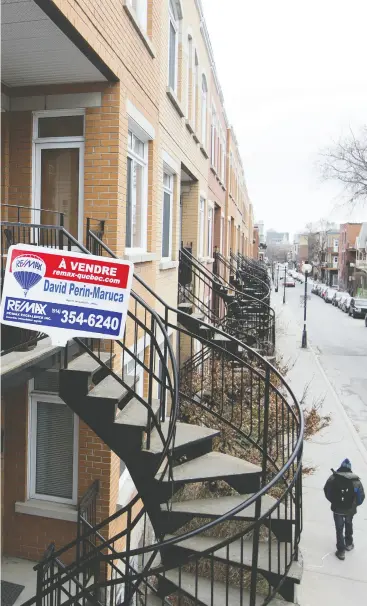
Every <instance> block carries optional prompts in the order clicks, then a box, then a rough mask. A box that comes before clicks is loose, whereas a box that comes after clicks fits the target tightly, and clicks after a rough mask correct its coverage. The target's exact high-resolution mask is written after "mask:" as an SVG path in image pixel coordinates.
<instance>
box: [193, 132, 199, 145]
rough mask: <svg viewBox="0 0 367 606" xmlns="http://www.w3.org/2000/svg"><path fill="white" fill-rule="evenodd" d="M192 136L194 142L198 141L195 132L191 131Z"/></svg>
mask: <svg viewBox="0 0 367 606" xmlns="http://www.w3.org/2000/svg"><path fill="white" fill-rule="evenodd" d="M192 138H193V139H194V141H195V143H200V139H199V137H198V136H197V135H196V134H195V133H192Z"/></svg>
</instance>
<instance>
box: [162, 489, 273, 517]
mask: <svg viewBox="0 0 367 606" xmlns="http://www.w3.org/2000/svg"><path fill="white" fill-rule="evenodd" d="M252 496H253V494H251V493H249V494H242V495H233V496H231V497H219V498H213V499H196V500H193V501H180V502H177V503H171V505H170V510H169V509H168V508H167V504H165V503H163V504H162V505H161V511H162V512H165V513H167V514H168V515H172V516H174V515H175V514H189V515H190V516H191V517H198V518H218V517H219V516H222V515H224V514H226V513H228V512H229V511H231V510H232V509H234V508H235V507H239V506H240V505H241V504H242V503H244V502H245V501H246V500H248V499H250V497H252ZM275 503H276V500H275V499H273V497H270V496H268V495H264V496H262V497H261V514H264V513H266V512H267V511H269V509H271V508H272V507H273V506H274V505H275ZM230 519H231V520H244V521H249V522H252V521H253V520H254V519H255V503H252V504H251V505H249V506H248V507H246V508H245V509H243V510H242V511H240V512H239V513H236V514H234V515H232V516H230ZM273 519H282V520H284V519H285V510H284V506H282V505H281V506H279V507H278V508H277V509H276V510H275V511H274V514H273V517H272V520H273Z"/></svg>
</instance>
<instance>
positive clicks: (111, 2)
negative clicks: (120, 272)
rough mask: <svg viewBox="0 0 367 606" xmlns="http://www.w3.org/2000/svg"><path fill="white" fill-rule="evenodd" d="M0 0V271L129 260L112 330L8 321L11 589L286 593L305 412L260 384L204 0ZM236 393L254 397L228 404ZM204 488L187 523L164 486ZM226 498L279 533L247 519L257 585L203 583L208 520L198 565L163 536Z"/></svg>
mask: <svg viewBox="0 0 367 606" xmlns="http://www.w3.org/2000/svg"><path fill="white" fill-rule="evenodd" d="M1 5H2V25H3V32H2V41H1V43H2V74H1V77H2V96H1V107H2V113H1V119H2V129H1V154H2V155H1V170H2V174H1V177H2V178H1V182H2V186H1V195H2V199H1V205H2V206H1V210H2V227H1V229H2V234H1V235H2V238H1V246H2V250H1V285H2V281H3V275H4V269H5V262H6V259H7V255H8V249H9V247H10V246H11V245H12V244H18V243H21V244H28V245H32V246H40V245H41V246H47V247H50V248H52V249H54V250H57V251H58V254H61V255H62V253H63V252H64V251H66V250H67V251H74V252H80V253H83V254H86V255H87V254H90V253H92V254H97V255H99V256H101V257H104V258H105V260H106V262H112V261H113V259H115V258H119V259H121V258H123V259H126V260H129V261H131V262H133V263H134V282H133V291H132V293H131V299H130V303H129V314H128V319H127V324H126V330H125V335H124V338H123V340H121V341H116V342H113V341H110V342H109V341H106V340H103V341H98V342H97V341H96V340H94V339H78V338H74V339H72V340H71V341H70V342H68V344H67V346H66V347H60V346H55V345H53V344H52V342H51V341H50V339H49V338H47V337H46V335H44V334H43V333H42V332H36V331H32V332H30V331H25V330H22V329H19V328H13V327H9V326H6V325H3V326H2V327H1V328H2V352H1V353H2V364H1V380H2V393H1V403H2V407H1V423H2V501H1V505H2V507H1V510H2V527H3V529H6V531H5V532H3V533H2V553H3V556H4V562H3V576H2V579H3V580H4V581H6V582H7V583H8V584H9V585H8V587H9V591H10V590H11V592H12V595H13V598H12V606H18V604H23V603H24V602H25V601H27V600H30V602H29V606H30V605H31V604H37V606H38V605H40V604H45V605H46V604H49V603H53V602H54V601H55V603H56V601H57V600H58V601H57V603H60V595H61V594H62V595H63V597H65V600H66V601H67V602H68V603H70V604H74V603H75V604H78V603H81V602H82V601H83V602H84V601H85V600H86V601H88V602H92V601H93V602H98V603H102V604H107V603H110V604H113V603H116V604H117V603H126V604H127V603H129V604H130V603H134V604H139V605H143V606H150V604H153V603H154V604H162V605H163V604H166V603H172V602H167V601H166V600H165V597H166V596H168V595H171V593H175V592H176V593H177V592H178V593H179V595H180V596H182V595H184V596H188V597H189V598H190V599H192V600H194V602H195V603H196V602H197V601H198V600H197V595H195V594H194V595H193V594H192V592H193V591H194V592H195V587H196V588H197V587H198V584H199V585H200V591H203V592H204V594H205V595H206V597H201V598H200V603H210V602H208V600H209V599H210V598H209V597H208V596H210V595H215V594H217V595H219V596H224V595H226V591H228V590H229V591H230V592H233V595H234V596H235V597H234V598H233V600H234V603H237V602H238V603H239V600H240V599H241V600H242V596H243V595H244V593H243V592H245V593H246V595H247V597H246V600H247V601H248V603H255V602H256V603H259V604H260V601H259V600H258V597H257V591H258V588H259V587H260V589H261V588H262V587H263V585H266V590H265V593H266V595H265V594H264V596H263V598H261V600H262V599H264V600H266V603H269V599H272V598H271V595H273V596H275V595H277V593H278V590H279V592H280V593H281V595H282V596H283V597H285V598H286V599H287V600H289V601H294V591H295V585H296V584H297V583H299V581H300V576H301V567H300V565H299V562H298V560H299V553H298V543H299V536H300V531H301V527H302V524H301V519H300V511H301V508H300V499H301V484H300V482H301V473H300V469H301V458H302V457H301V453H302V438H303V435H302V421H301V419H302V413H301V411H300V408H299V405H298V403H297V401H296V400H295V398H294V396H293V395H292V393H291V391H290V390H289V389H288V386H287V385H286V383H285V381H284V379H283V378H282V377H281V376H280V375H277V376H276V377H275V375H274V377H273V378H274V379H275V381H274V382H272V372H273V369H272V367H271V365H270V363H269V360H268V357H267V356H268V355H273V354H274V343H275V316H274V311H273V310H272V309H271V307H270V284H269V276H268V274H267V271H266V270H265V269H264V267H263V266H262V265H261V264H260V263H258V262H255V261H254V260H253V256H254V243H253V240H254V220H253V207H252V204H251V202H250V199H249V195H248V192H247V188H246V182H245V172H244V167H243V164H242V161H241V155H240V150H239V143H238V141H237V139H236V136H235V133H234V129H233V128H232V127H231V126H230V123H229V121H228V119H227V115H226V113H225V110H224V99H223V93H222V90H221V87H220V84H219V81H218V77H217V73H216V68H215V62H214V57H213V52H212V48H211V45H210V40H209V35H208V31H207V28H206V23H205V19H204V15H203V10H202V6H201V2H200V0H185V2H183V1H182V0H122V1H121V2H116V0H104V2H99V3H97V2H94V1H93V0H81V1H80V2H76V1H75V0H14V1H13V2H8V1H7V0H1ZM187 260H189V263H188V261H187ZM219 262H220V263H221V264H222V265H221V266H222V267H223V268H224V271H223V272H222V271H221V270H219V269H218V267H219V264H220V263H219ZM186 270H188V271H186ZM215 272H216V273H215ZM194 274H195V275H196V276H197V277H198V280H197V281H196V282H195V283H193V279H192V276H193V275H194ZM221 276H222V277H221ZM182 295H184V296H182ZM179 305H181V308H179ZM182 306H183V307H182ZM203 310H204V311H203ZM198 311H199V312H200V314H197V315H195V313H194V312H198ZM229 311H230V313H229ZM252 348H254V349H255V351H254V349H252ZM254 356H255V357H254ZM238 393H241V394H248V393H251V401H249V402H248V401H247V399H246V398H247V396H246V398H245V399H243V398H242V399H241V400H239V401H236V403H234V400H233V398H234V397H235V396H234V395H233V394H238ZM208 394H209V395H208ZM231 394H232V395H231ZM208 397H209V404H208ZM231 398H232V399H231ZM242 400H243V401H242ZM270 401H272V402H273V401H276V402H277V406H276V410H275V411H274V412H272V415H275V417H274V419H275V420H274V422H275V423H277V426H278V424H279V426H281V424H282V423H283V424H282V427H283V430H282V431H283V432H284V436H283V440H282V444H283V449H282V447H281V446H279V445H277V448H276V449H277V452H278V453H279V460H276V461H274V460H273V458H272V457H273V453H272V452H271V448H269V452H268V447H267V444H268V434H267V433H266V432H267V431H268V426H267V423H266V422H264V419H263V416H262V412H261V411H262V410H263V408H264V406H263V405H264V403H265V405H267V404H269V402H270ZM185 404H186V408H185ZM188 404H189V406H188ZM180 406H181V408H180ZM236 406H237V407H240V408H241V407H242V408H241V411H242V412H240V413H238V411H237V412H236V414H237V416H238V419H237V421H236V420H235V419H232V418H231V419H230V418H229V417H230V416H231V415H232V412H233V411H235V409H236ZM216 407H217V408H216ZM265 408H266V406H265ZM227 410H230V411H232V412H230V414H229V416H228V415H227V412H226V411H227ZM249 411H250V412H249ZM202 414H205V415H207V417H205V422H202V421H201V415H202ZM249 414H250V415H251V422H250V421H248V423H247V420H246V421H244V419H247V417H246V415H249ZM210 415H212V416H211V417H210ZM226 415H227V416H226ZM278 417H279V418H278ZM210 419H211V420H212V424H211V421H210ZM218 419H220V420H221V422H222V423H223V427H225V428H226V431H227V433H226V435H225V438H223V441H222V442H221V441H220V438H219V437H218V436H219V434H220V432H221V428H220V427H219V426H218ZM249 419H250V417H249ZM282 419H283V421H282ZM284 419H287V421H286V422H284ZM195 421H196V424H195ZM206 424H207V425H208V427H207V426H206ZM262 433H264V435H262ZM218 444H219V446H218ZM229 444H238V448H237V447H236V448H237V449H234V450H233V451H232V450H231V452H229V451H228V448H229V447H228V445H229ZM263 444H264V445H266V448H265V446H264V448H263V447H262V445H263ZM247 445H250V446H249V447H250V448H253V449H254V451H256V452H255V455H254V457H252V458H251V462H247V461H246V457H247V450H246V449H247ZM284 445H286V446H284ZM216 447H217V450H215V448H216ZM212 450H213V452H212ZM214 450H215V452H214ZM252 461H255V463H253V462H252ZM185 465H186V466H185ZM285 466H288V467H287V470H286V469H285ZM283 468H284V478H286V477H288V474H289V473H290V475H291V477H292V478H293V481H292V482H291V483H289V484H288V483H287V482H285V484H284V485H283V484H282V482H283V479H282V478H280V475H279V472H278V470H279V469H283ZM274 469H276V470H277V476H276V477H278V478H279V483H278V480H277V479H274V480H273V481H272V485H271V486H270V487H269V489H268V487H267V484H266V483H267V482H268V479H269V478H273V476H274ZM218 479H223V481H225V482H227V483H228V486H229V487H230V488H229V489H228V490H229V492H228V493H225V494H226V496H223V494H222V495H221V494H219V495H217V496H219V497H222V499H223V500H222V499H221V498H218V499H216V502H217V503H216V505H217V508H214V509H213V507H212V504H210V505H209V506H208V503H207V501H206V499H205V498H204V499H201V497H202V496H203V495H204V496H205V494H207V493H208V492H210V490H211V489H212V484H213V483H215V482H216V481H217V480H218ZM197 483H199V484H200V483H201V490H199V491H198V492H197V491H195V489H193V491H192V496H191V501H190V503H189V505H187V507H188V508H189V509H190V507H193V508H194V509H193V512H192V511H191V510H190V512H191V513H190V512H189V518H187V516H186V514H185V513H184V510H183V511H180V509H179V506H178V505H175V503H174V502H173V501H174V499H173V497H174V496H175V493H178V492H179V491H181V490H183V489H184V487H185V486H186V485H189V486H191V484H197ZM207 486H210V490H208V489H207ZM260 489H261V491H260ZM270 489H271V490H272V492H271V493H270V492H269V494H266V499H269V500H268V501H266V502H265V503H264V502H262V501H261V499H262V498H263V495H264V494H265V493H267V492H268V491H270ZM247 494H252V495H253V498H252V499H253V500H252V503H250V504H249V505H253V507H252V508H251V510H250V509H248V508H247V504H246V499H245V496H244V495H247ZM272 494H275V495H282V496H281V497H277V498H273V497H272V496H271V495H272ZM229 495H230V496H229ZM196 498H198V499H199V501H200V502H199V505H198V507H199V509H200V507H201V508H202V509H201V512H200V511H199V509H197V508H196V504H195V503H196ZM228 498H230V499H232V500H231V503H232V502H234V501H235V504H236V506H237V505H238V512H237V513H238V516H239V517H238V519H241V517H243V519H244V520H246V521H249V522H252V521H255V520H256V519H258V518H259V517H260V512H261V516H262V519H261V524H262V523H264V525H265V526H267V527H268V528H272V529H273V527H274V528H275V532H276V541H277V542H278V548H277V549H276V550H275V551H276V553H277V554H278V555H277V556H275V555H274V554H275V551H274V549H273V543H272V540H269V541H268V543H266V544H264V543H261V545H260V534H261V533H260V530H259V529H260V524H259V525H257V529H258V530H256V532H255V535H256V536H254V539H253V540H252V539H251V540H250V541H247V542H246V544H245V545H244V548H241V549H242V551H243V549H245V556H244V557H245V559H246V563H245V567H246V571H249V574H251V575H252V580H251V588H249V584H248V582H247V581H248V577H247V575H241V576H242V577H244V578H243V579H242V580H240V581H239V584H240V587H237V585H236V582H235V583H234V585H233V587H232V586H230V587H229V585H228V583H227V587H225V586H224V584H223V579H222V580H221V578H220V574H219V575H217V576H215V575H214V570H213V571H212V572H210V573H207V574H206V576H205V575H204V576H205V578H204V579H203V578H202V576H201V574H202V572H203V570H205V569H206V570H207V571H208V570H209V568H210V566H209V567H208V562H207V560H206V559H205V558H207V553H208V549H209V551H210V549H211V547H213V548H215V546H216V544H217V543H218V541H219V542H221V541H222V539H218V538H215V536H217V537H218V536H219V535H218V534H217V535H213V537H212V538H210V541H214V544H213V543H211V544H210V545H211V547H210V545H208V544H207V543H206V541H207V540H208V539H209V537H208V536H206V535H205V533H203V534H202V535H200V537H199V540H200V541H201V544H200V549H199V552H198V554H197V562H198V563H199V565H197V566H196V572H194V573H193V572H192V569H191V570H190V566H188V569H185V570H184V571H182V570H181V568H180V566H181V564H180V562H183V563H184V564H185V565H186V564H187V550H186V548H185V546H184V545H180V546H178V544H177V545H176V544H175V541H177V539H175V538H174V537H173V538H172V536H171V533H175V532H176V531H177V530H178V529H181V528H183V527H184V525H185V524H186V522H187V521H190V519H191V518H192V517H194V515H195V512H199V513H198V516H199V518H202V519H207V518H211V519H212V524H213V525H214V526H215V525H216V524H217V520H219V522H218V524H219V523H221V522H222V521H223V519H222V518H223V515H226V516H227V517H228V519H229V518H231V519H232V518H233V519H237V513H236V514H233V512H232V510H233V505H232V504H231V505H230V504H229V503H228ZM246 498H247V497H246ZM200 499H201V500H200ZM226 499H227V500H226ZM233 499H234V501H233ZM192 503H193V504H192ZM175 508H176V510H175ZM246 508H247V509H246ZM267 508H268V509H267ZM244 509H246V515H243V516H242V511H243V510H244ZM174 510H175V511H174ZM214 510H215V511H214ZM288 511H289V512H290V513H288ZM284 512H286V513H284ZM176 514H177V517H175V516H176ZM181 514H182V515H181ZM190 516H191V517H190ZM233 516H234V517H233ZM279 521H280V523H279ZM203 528H204V527H203ZM205 528H206V526H205ZM195 532H196V533H197V534H198V535H199V534H200V529H199V528H198V529H197V531H195ZM247 532H248V531H247V525H246V528H245V529H244V530H243V533H244V536H243V537H242V538H241V541H242V540H243V538H244V537H245V534H246V533H247ZM237 533H238V530H237V529H235V535H236V536H235V537H234V538H233V537H230V536H228V537H227V538H226V541H228V550H227V559H228V558H230V554H232V547H231V548H229V545H230V544H232V542H233V541H234V540H237ZM270 535H271V533H269V537H270V538H271V536H270ZM152 545H153V547H152ZM63 546H66V547H64V548H63V549H61V551H57V550H58V549H60V548H62V547H63ZM170 546H171V547H172V548H173V551H171V547H170ZM176 548H177V549H176ZM235 548H236V549H237V543H236V546H235ZM189 549H191V547H189ZM200 550H202V551H203V552H204V553H205V555H204V560H205V561H204V560H202V555H201V551H200ZM260 550H262V551H261V552H260ZM214 551H216V550H215V549H214ZM242 551H241V553H242ZM176 552H177V553H180V554H181V555H180V556H179V560H178V562H179V563H178V569H175V570H174V571H173V572H172V570H171V569H172V567H173V564H172V562H176V555H177V553H176ZM157 554H159V557H158V555H157ZM241 557H242V556H241ZM275 557H277V558H278V560H279V561H278V562H277V563H276V566H274V563H273V564H271V566H272V568H271V569H269V570H266V566H267V562H272V561H273V562H275V560H274V558H275ZM160 558H161V559H160ZM212 561H214V560H212ZM37 562H38V564H37ZM256 562H260V563H261V566H262V567H263V569H261V570H260V568H261V566H260V564H259V566H257V564H255V565H253V563H256ZM293 562H294V563H295V564H296V566H293V565H292V564H293ZM201 563H203V566H202V565H201ZM160 564H162V566H163V569H164V574H163V575H162V569H161V568H160ZM232 564H233V565H236V564H235V563H233V562H231V564H230V565H232ZM34 565H36V570H37V574H36V573H34V571H33V566H34ZM226 565H227V564H226ZM228 565H229V560H228ZM153 567H154V570H152V569H153ZM290 569H291V570H292V575H291V578H290V579H288V578H287V579H286V576H287V575H288V571H289V570H290ZM251 571H252V572H251ZM166 573H167V574H166ZM258 575H261V576H259V578H258ZM152 576H154V578H155V579H156V580H157V579H158V581H157V582H151V578H152ZM245 577H246V579H245ZM50 579H51V580H50ZM285 580H286V582H284V581H285ZM36 581H37V585H36ZM53 583H54V584H53ZM208 583H209V588H208ZM223 587H224V588H223ZM193 588H194V589H193ZM36 592H37V597H35V595H36ZM223 592H224V593H223ZM231 595H232V593H231ZM240 595H241V598H240V597H239V596H240ZM175 599H176V598H175ZM178 599H179V600H180V599H181V598H180V597H179V598H178ZM184 599H186V598H184ZM219 599H220V598H219ZM133 600H134V602H133ZM223 600H225V598H224V597H223ZM62 601H63V600H62ZM223 603H224V601H223ZM261 603H262V602H261Z"/></svg>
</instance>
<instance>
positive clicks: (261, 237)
mask: <svg viewBox="0 0 367 606" xmlns="http://www.w3.org/2000/svg"><path fill="white" fill-rule="evenodd" d="M255 227H257V229H258V232H259V244H265V231H264V221H255Z"/></svg>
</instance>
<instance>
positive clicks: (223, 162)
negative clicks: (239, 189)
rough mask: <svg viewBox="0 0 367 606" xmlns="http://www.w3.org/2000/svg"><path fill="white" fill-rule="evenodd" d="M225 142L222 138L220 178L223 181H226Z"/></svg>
mask: <svg viewBox="0 0 367 606" xmlns="http://www.w3.org/2000/svg"><path fill="white" fill-rule="evenodd" d="M225 146H226V142H225V139H223V144H222V176H221V179H222V181H223V183H224V184H225V183H226V147H225Z"/></svg>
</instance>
